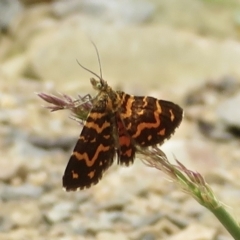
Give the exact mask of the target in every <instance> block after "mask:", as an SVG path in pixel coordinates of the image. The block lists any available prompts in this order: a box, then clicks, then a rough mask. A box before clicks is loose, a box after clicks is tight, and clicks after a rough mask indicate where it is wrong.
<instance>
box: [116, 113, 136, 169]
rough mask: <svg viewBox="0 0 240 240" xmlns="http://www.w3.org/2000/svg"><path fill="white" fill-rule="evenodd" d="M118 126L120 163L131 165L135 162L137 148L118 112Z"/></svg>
mask: <svg viewBox="0 0 240 240" xmlns="http://www.w3.org/2000/svg"><path fill="white" fill-rule="evenodd" d="M116 126H117V134H116V135H117V137H118V139H117V140H118V141H117V144H118V146H117V148H118V151H117V154H118V164H122V165H126V166H129V165H130V164H132V163H133V161H134V157H135V152H136V148H135V146H134V143H133V142H132V139H131V137H130V136H129V134H128V133H127V130H126V128H125V126H124V123H123V121H122V119H121V118H120V115H119V114H118V113H117V114H116Z"/></svg>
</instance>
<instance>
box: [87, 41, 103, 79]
mask: <svg viewBox="0 0 240 240" xmlns="http://www.w3.org/2000/svg"><path fill="white" fill-rule="evenodd" d="M90 41H91V43H92V45H93V46H94V48H95V51H96V53H97V58H98V65H99V70H100V77H101V79H103V78H102V66H101V60H100V56H99V52H98V49H97V46H96V44H95V43H94V42H93V41H92V40H90Z"/></svg>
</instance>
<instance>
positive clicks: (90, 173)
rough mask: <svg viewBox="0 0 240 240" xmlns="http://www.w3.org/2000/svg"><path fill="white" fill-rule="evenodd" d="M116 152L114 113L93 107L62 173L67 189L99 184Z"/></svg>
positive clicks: (71, 189) (72, 189) (73, 189)
mask: <svg viewBox="0 0 240 240" xmlns="http://www.w3.org/2000/svg"><path fill="white" fill-rule="evenodd" d="M114 154H115V149H114V138H113V125H112V123H111V116H110V115H109V114H106V113H105V112H104V109H102V111H100V110H99V109H98V108H96V109H92V110H91V112H90V113H89V115H88V117H87V120H86V123H85V125H84V127H83V129H82V132H81V134H80V137H79V139H78V142H77V144H76V146H75V148H74V150H73V154H72V155H71V157H70V160H69V162H68V165H67V167H66V170H65V173H64V175H63V187H64V188H65V190H66V191H75V190H78V189H83V188H88V187H90V186H91V185H94V184H96V183H98V181H99V180H100V179H101V177H102V175H103V172H104V171H106V170H107V169H108V168H109V167H110V166H111V165H112V163H113V158H114Z"/></svg>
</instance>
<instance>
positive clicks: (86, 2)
mask: <svg viewBox="0 0 240 240" xmlns="http://www.w3.org/2000/svg"><path fill="white" fill-rule="evenodd" d="M239 39H240V2H239V1H237V0H219V1H216V0H182V1H179V0H161V1H157V0H112V1H108V0H55V1H54V0H52V1H51V0H45V1H44V0H21V1H20V0H0V153H1V154H0V209H1V211H0V239H3V240H25V239H27V240H28V239H32V240H35V239H36V240H38V239H39V240H40V239H51V240H52V239H53V240H55V239H61V240H75V239H76V240H78V239H80V240H82V239H89V240H90V239H97V240H112V239H114V240H128V239H130V240H159V239H164V240H183V239H184V240H210V239H214V240H228V239H232V238H231V237H230V236H229V234H228V233H227V232H226V231H225V230H224V229H223V227H222V226H221V225H220V223H219V222H218V221H217V220H216V219H215V217H214V216H213V215H212V214H211V213H210V212H208V211H207V210H206V209H205V208H203V207H202V206H199V204H198V203H197V202H196V201H195V200H194V199H192V198H191V197H190V196H188V195H186V194H185V193H183V192H182V191H181V190H180V189H179V187H178V186H177V185H176V183H174V182H171V181H169V180H168V179H167V177H166V176H165V175H164V174H163V173H161V172H160V171H158V170H156V169H152V168H148V167H147V166H145V165H144V164H143V163H142V162H141V161H140V160H139V159H136V160H135V163H134V165H133V166H131V167H128V168H126V167H121V166H117V164H116V163H115V164H114V166H112V167H111V168H110V169H109V170H108V171H107V172H106V174H105V175H104V177H103V179H102V180H101V181H100V182H99V183H98V184H97V185H96V186H93V187H92V188H90V189H88V190H83V191H80V192H70V193H67V192H64V191H63V190H62V174H63V172H64V170H65V167H66V165H67V162H68V159H69V157H70V154H71V152H72V149H73V147H74V145H75V142H76V141H77V139H78V136H79V134H80V132H81V126H79V124H78V123H76V122H74V121H72V120H71V119H69V114H70V113H69V112H67V111H58V112H55V113H50V112H49V111H48V110H47V109H45V108H43V106H46V105H47V104H46V103H44V102H43V100H41V99H40V98H39V97H38V96H37V95H36V93H39V92H45V93H49V94H58V93H64V94H67V95H70V96H72V97H77V95H78V94H80V95H81V96H84V95H86V94H88V93H90V94H91V95H92V96H94V95H95V94H96V92H94V90H93V89H92V87H91V84H90V82H89V78H90V77H92V76H91V74H90V73H89V72H87V71H85V70H83V69H82V68H81V67H80V66H79V65H78V64H77V62H76V59H77V60H78V61H79V62H80V63H81V64H83V65H84V66H85V67H87V68H89V69H90V70H92V71H94V72H95V73H96V74H99V64H98V60H97V54H96V52H95V50H94V47H93V45H92V43H91V41H93V42H94V43H95V44H96V46H97V48H98V51H99V54H100V58H101V66H102V70H103V78H104V79H105V80H107V81H108V84H109V85H110V86H112V87H113V89H120V90H122V91H125V92H127V93H129V94H134V95H150V96H155V97H157V98H159V99H165V100H169V101H173V102H175V103H177V104H179V105H180V106H182V107H183V109H184V111H185V118H184V120H183V122H182V124H181V126H180V127H179V128H178V129H177V131H176V134H175V135H174V136H173V137H172V139H171V140H169V141H168V142H166V143H165V144H164V146H163V147H162V150H163V151H164V152H165V153H166V154H167V155H168V157H169V159H172V160H173V159H174V158H173V155H174V156H176V158H177V159H178V160H179V161H180V162H182V163H183V164H185V165H186V167H188V168H189V169H191V170H194V171H198V172H200V173H201V174H202V175H203V176H204V177H205V179H206V180H207V181H208V183H209V184H210V186H211V187H212V188H213V190H214V191H215V193H216V195H217V196H218V197H219V199H220V200H221V201H222V202H224V203H225V204H226V205H227V206H229V209H228V210H229V211H230V212H231V213H232V214H233V216H235V217H237V218H238V216H239V214H240V210H239V205H240V191H239V187H240V186H239V185H240V184H239V181H238V179H239V165H240V164H239V163H240V150H239V149H240V148H239V137H240V111H239V107H240V80H239V77H240V64H239V63H240V43H239ZM143 176H144V178H143ZM233 209H234V210H233ZM196 233H197V234H196ZM196 235H197V236H196Z"/></svg>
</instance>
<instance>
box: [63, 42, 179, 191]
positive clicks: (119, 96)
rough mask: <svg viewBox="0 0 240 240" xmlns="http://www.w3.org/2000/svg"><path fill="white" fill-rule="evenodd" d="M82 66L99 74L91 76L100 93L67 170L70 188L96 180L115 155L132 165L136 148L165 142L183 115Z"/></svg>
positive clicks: (175, 107) (168, 104) (65, 183)
mask: <svg viewBox="0 0 240 240" xmlns="http://www.w3.org/2000/svg"><path fill="white" fill-rule="evenodd" d="M94 47H95V45H94ZM95 48H96V47H95ZM96 51H97V49H96ZM97 55H98V60H99V62H100V58H99V54H98V52H97ZM79 64H80V63H79ZM80 66H81V67H83V66H82V65H81V64H80ZM83 68H84V69H86V70H87V71H89V72H91V73H92V74H94V75H95V76H96V77H97V79H95V78H91V79H90V82H91V84H92V87H93V88H94V89H95V90H96V91H97V95H96V97H94V98H92V99H90V101H91V102H92V109H91V110H90V112H89V114H88V116H87V118H86V121H85V123H84V125H83V129H82V132H81V133H80V136H79V139H78V141H77V143H76V146H75V147H74V150H73V153H72V155H71V157H70V160H69V162H68V164H67V167H66V170H65V172H64V175H63V188H64V189H65V190H66V191H76V190H79V189H84V188H89V187H90V186H92V185H94V184H97V183H98V182H99V180H100V179H101V178H102V175H103V173H104V172H105V171H106V170H107V169H108V168H109V167H110V166H111V165H112V164H113V161H114V158H116V159H117V163H118V164H120V165H125V166H129V165H130V164H132V163H133V162H134V158H135V155H136V152H137V148H138V147H140V148H147V147H149V146H154V145H161V144H162V143H163V142H164V140H166V139H169V138H170V136H171V135H172V134H173V133H174V131H175V129H176V128H177V127H178V126H179V125H180V123H181V121H182V118H183V109H182V108H181V107H180V106H178V105H177V104H175V103H172V102H170V101H165V100H159V99H156V98H154V97H150V96H134V95H130V94H127V93H125V92H122V91H114V90H113V89H112V88H111V87H110V86H109V85H108V84H107V82H106V81H105V80H104V79H103V78H102V72H101V67H100V73H101V74H100V76H98V75H97V74H95V73H94V72H92V71H90V70H89V69H87V68H85V67H83Z"/></svg>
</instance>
